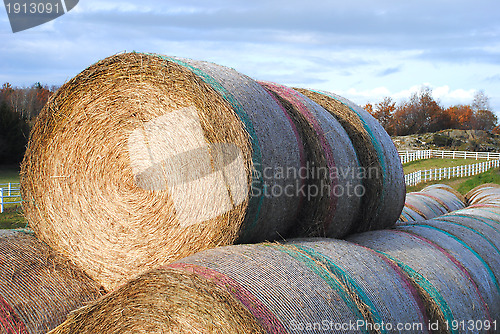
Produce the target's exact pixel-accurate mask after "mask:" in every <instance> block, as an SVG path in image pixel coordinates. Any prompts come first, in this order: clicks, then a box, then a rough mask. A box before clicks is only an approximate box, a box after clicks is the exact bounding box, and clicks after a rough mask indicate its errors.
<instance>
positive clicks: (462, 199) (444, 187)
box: [422, 183, 467, 205]
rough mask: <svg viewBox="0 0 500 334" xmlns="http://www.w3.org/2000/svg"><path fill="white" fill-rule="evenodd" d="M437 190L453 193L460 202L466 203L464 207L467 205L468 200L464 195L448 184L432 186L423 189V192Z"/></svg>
mask: <svg viewBox="0 0 500 334" xmlns="http://www.w3.org/2000/svg"><path fill="white" fill-rule="evenodd" d="M435 189H436V190H437V189H439V190H444V191H447V192H449V193H452V194H453V195H455V197H456V198H457V199H458V200H459V201H460V202H462V203H464V205H466V204H467V199H466V198H465V196H464V195H462V194H461V193H460V192H459V191H458V190H456V189H455V188H453V187H451V186H449V185H447V184H442V183H436V184H431V185H428V186H426V187H425V188H424V189H422V191H434V190H435Z"/></svg>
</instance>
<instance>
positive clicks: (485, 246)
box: [418, 219, 500, 282]
mask: <svg viewBox="0 0 500 334" xmlns="http://www.w3.org/2000/svg"><path fill="white" fill-rule="evenodd" d="M462 223H463V221H462V220H459V219H456V220H454V221H451V220H448V221H444V220H438V219H431V220H428V221H425V222H419V223H418V224H425V225H429V226H431V227H434V228H438V229H440V230H442V231H445V232H447V233H449V234H451V235H453V236H454V237H457V238H459V239H460V240H462V241H463V242H464V243H466V244H467V245H469V246H470V247H471V248H472V249H473V250H474V251H475V252H477V253H478V254H479V255H480V256H481V258H482V259H483V260H484V261H485V262H486V263H488V265H489V266H490V268H491V269H492V271H493V273H494V274H495V277H496V278H497V281H499V282H500V248H499V247H498V233H495V234H493V236H489V235H487V234H485V233H484V231H476V230H475V229H473V228H471V227H469V226H465V225H463V224H462ZM492 237H496V239H493V238H492Z"/></svg>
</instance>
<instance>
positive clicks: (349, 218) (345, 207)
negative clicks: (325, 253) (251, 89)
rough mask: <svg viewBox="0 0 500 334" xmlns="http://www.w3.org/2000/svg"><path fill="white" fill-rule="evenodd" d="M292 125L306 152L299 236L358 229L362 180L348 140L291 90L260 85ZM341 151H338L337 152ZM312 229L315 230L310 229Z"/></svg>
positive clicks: (328, 117) (337, 234)
mask: <svg viewBox="0 0 500 334" xmlns="http://www.w3.org/2000/svg"><path fill="white" fill-rule="evenodd" d="M260 84H261V85H262V86H263V87H265V88H266V89H267V90H268V91H269V92H271V94H273V95H274V96H275V98H276V99H277V100H278V101H279V102H280V103H281V105H282V106H283V108H284V109H285V110H286V111H287V113H288V114H289V115H290V118H291V119H292V120H293V121H294V123H295V124H296V127H297V129H298V130H299V131H298V134H299V138H300V140H301V141H302V142H303V143H304V144H303V146H304V148H305V152H306V159H307V160H306V166H307V173H303V174H304V175H305V176H306V178H305V180H304V181H305V184H306V186H307V188H306V189H308V191H307V193H306V196H305V198H304V204H303V208H302V211H301V214H300V216H299V217H298V222H299V223H298V225H299V226H297V228H298V229H299V230H298V231H297V232H296V233H295V235H299V236H328V237H337V238H338V237H343V236H345V235H346V234H348V233H349V232H350V231H353V230H357V229H358V228H359V226H358V225H359V224H361V223H362V222H361V221H360V218H361V217H359V215H357V214H356V213H358V212H360V211H361V210H360V200H361V198H362V196H363V195H365V189H364V188H363V187H362V184H361V182H362V180H363V176H360V175H359V172H360V171H359V163H358V159H357V155H356V152H355V150H354V147H353V145H352V142H351V140H350V138H349V137H348V136H347V133H346V132H345V130H344V128H343V127H342V126H341V125H340V123H339V122H338V121H337V120H336V119H335V118H334V117H333V116H332V115H331V114H330V113H328V112H327V111H326V110H325V109H324V108H322V107H321V106H320V105H318V104H317V103H315V102H313V101H312V100H310V99H309V98H307V97H306V96H304V95H302V94H300V93H298V92H296V91H294V90H293V89H291V88H288V87H285V86H282V85H278V84H275V83H270V82H260ZM339 147H341V148H342V149H338V148H339ZM312 228H313V229H312Z"/></svg>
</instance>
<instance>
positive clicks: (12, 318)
mask: <svg viewBox="0 0 500 334" xmlns="http://www.w3.org/2000/svg"><path fill="white" fill-rule="evenodd" d="M0 329H2V330H1V331H0V332H2V333H6V334H28V330H27V329H26V326H24V324H23V323H22V321H21V320H20V319H19V316H18V315H17V314H16V312H15V311H14V309H13V308H12V307H11V306H10V305H9V304H8V303H7V302H6V301H5V300H4V299H3V298H2V296H0Z"/></svg>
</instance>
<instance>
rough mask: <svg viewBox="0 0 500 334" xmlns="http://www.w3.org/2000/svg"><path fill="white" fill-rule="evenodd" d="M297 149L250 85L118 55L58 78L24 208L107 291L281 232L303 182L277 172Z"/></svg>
mask: <svg viewBox="0 0 500 334" xmlns="http://www.w3.org/2000/svg"><path fill="white" fill-rule="evenodd" d="M300 145H301V142H299V141H298V138H297V136H296V129H294V124H293V123H292V122H291V121H290V119H289V118H288V115H287V114H286V112H284V111H283V110H282V109H281V107H280V105H279V104H278V103H276V101H275V100H274V99H273V98H272V96H271V95H270V94H269V93H268V92H267V91H265V90H264V89H263V88H262V87H261V86H260V85H259V84H257V83H256V82H254V81H253V80H251V79H250V78H248V77H246V76H244V75H242V74H239V73H238V72H236V71H234V70H232V69H229V68H226V67H222V66H218V65H215V64H211V63H204V62H198V61H191V60H182V59H174V58H169V57H165V56H160V55H150V54H138V53H125V54H119V55H115V56H112V57H109V58H106V59H104V60H102V61H100V62H98V63H97V64H95V65H92V66H90V67H89V68H88V69H86V70H84V71H83V72H82V73H80V74H78V75H77V76H76V77H75V78H73V79H71V80H70V81H69V82H67V83H66V84H64V85H63V86H62V87H61V88H60V89H59V90H58V92H57V93H56V94H54V95H53V96H52V97H51V99H50V101H49V102H48V104H47V106H46V107H45V108H44V110H43V111H42V112H41V114H40V116H39V117H38V120H37V123H36V125H35V127H34V129H33V131H32V133H31V139H30V143H29V145H28V149H27V152H26V155H25V159H24V162H23V165H22V172H21V188H22V196H23V199H24V211H25V215H26V217H27V219H28V221H29V224H30V226H31V227H32V228H33V229H34V230H35V232H36V233H37V235H38V236H39V237H40V238H41V239H42V240H43V241H45V242H47V244H49V245H50V246H51V247H53V248H54V249H56V250H58V251H61V252H62V253H64V254H66V255H68V256H70V257H71V259H72V260H73V261H74V262H75V263H76V264H78V265H79V266H81V267H82V268H83V269H84V270H85V271H86V272H87V273H88V274H89V275H90V276H91V277H92V278H94V279H95V280H97V281H98V282H100V283H101V284H102V285H103V286H105V287H106V288H107V289H113V288H114V287H116V286H118V285H119V284H121V283H123V282H125V281H126V279H127V278H129V277H132V276H134V275H136V274H138V273H140V272H142V271H145V270H147V269H152V268H156V267H158V266H160V265H162V264H165V263H170V262H173V261H175V260H177V259H180V258H182V257H185V256H187V255H190V254H193V253H195V252H197V251H200V250H203V249H207V248H211V247H215V246H219V245H226V244H231V243H233V242H234V241H235V240H236V239H237V238H238V239H239V241H240V242H256V241H263V240H273V239H276V238H282V237H286V236H287V234H288V232H289V230H290V229H291V228H292V227H293V224H294V222H295V220H296V216H297V214H298V211H299V209H300V202H301V200H302V199H301V196H300V194H298V191H297V187H298V186H299V185H298V184H297V182H296V181H297V180H295V179H294V178H292V177H288V176H286V175H285V176H276V174H275V173H274V172H275V171H276V170H282V169H284V170H286V169H287V168H291V169H292V170H298V169H299V168H300V167H302V165H301V161H303V157H301V151H303V150H302V149H301V147H300ZM273 189H278V190H280V189H281V190H283V189H288V190H289V193H291V194H292V195H291V196H277V195H274V194H273V193H272V191H273ZM266 192H267V193H266ZM296 194H298V195H296Z"/></svg>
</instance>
